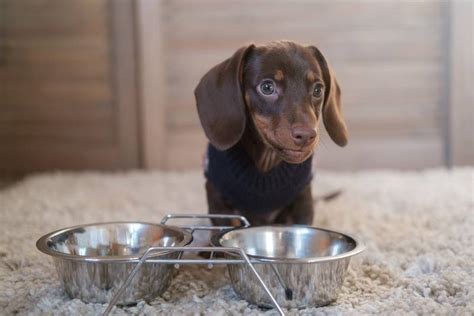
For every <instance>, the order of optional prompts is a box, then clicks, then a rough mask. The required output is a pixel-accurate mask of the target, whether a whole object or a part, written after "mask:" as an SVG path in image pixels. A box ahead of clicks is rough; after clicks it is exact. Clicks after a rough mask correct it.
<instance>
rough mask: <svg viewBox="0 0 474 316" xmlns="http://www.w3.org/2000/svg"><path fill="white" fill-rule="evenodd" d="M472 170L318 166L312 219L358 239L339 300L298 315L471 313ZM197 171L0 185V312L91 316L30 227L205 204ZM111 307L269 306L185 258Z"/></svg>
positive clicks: (241, 310)
mask: <svg viewBox="0 0 474 316" xmlns="http://www.w3.org/2000/svg"><path fill="white" fill-rule="evenodd" d="M473 177H474V169H472V168H464V169H455V170H452V171H447V170H428V171H423V172H403V173H402V172H395V171H377V172H375V171H373V172H359V173H330V172H319V173H318V174H317V175H316V177H315V181H314V187H315V192H316V195H318V194H324V193H325V192H330V191H332V190H335V189H342V190H343V194H342V195H341V196H339V197H338V198H337V199H334V200H332V201H328V202H318V203H317V207H316V208H317V215H316V218H315V222H314V224H315V225H316V226H322V227H327V228H332V229H335V230H341V231H345V232H348V233H353V234H356V235H358V236H360V237H362V238H363V239H364V240H365V242H366V244H367V246H368V247H367V250H366V252H365V253H363V254H362V255H360V256H358V257H355V258H354V260H352V262H351V266H350V269H349V271H348V273H347V276H346V279H345V282H344V286H343V288H342V291H341V293H340V295H339V299H338V300H337V301H336V302H335V303H333V304H332V305H330V306H326V307H322V308H313V309H307V310H289V311H287V312H288V314H289V315H296V314H304V315H310V314H311V315H315V314H375V313H377V314H380V313H382V314H396V315H400V314H439V315H453V314H457V315H472V314H474V250H473V247H474V246H473V245H474V216H473V212H474V201H473V199H474V188H473V186H474V178H473ZM203 182H204V180H203V177H202V175H201V172H191V173H160V172H130V173H119V174H105V173H104V174H102V173H56V174H44V175H37V176H32V177H29V178H27V179H25V180H23V181H21V182H19V183H17V184H15V185H13V186H11V187H7V188H4V189H3V190H2V191H0V314H17V313H19V314H23V315H24V314H28V315H74V314H81V315H86V314H87V315H95V314H99V313H100V312H101V311H103V309H104V308H105V305H100V304H85V303H83V302H81V301H80V300H77V299H76V300H71V299H69V298H68V297H67V296H66V294H65V293H64V292H63V290H62V289H61V287H60V284H59V281H58V279H57V277H56V274H55V269H54V267H53V264H52V262H51V261H50V259H49V258H48V257H47V256H45V255H43V254H41V253H39V252H38V251H37V250H36V248H35V242H36V239H37V238H38V237H40V236H41V235H43V234H45V233H48V232H50V231H52V230H56V229H59V228H62V227H65V226H70V225H77V224H80V223H90V222H98V221H115V220H127V221H130V220H137V221H151V222H159V220H160V219H161V218H162V216H163V215H164V214H166V213H169V212H173V213H182V212H190V211H192V212H204V210H205V209H206V202H205V194H204V189H203ZM114 314H116V315H122V314H141V315H157V314H159V315H204V314H208V315H240V314H246V315H257V314H268V315H270V314H271V315H275V314H276V313H275V311H274V310H261V309H259V308H257V307H255V306H252V305H249V304H248V303H247V302H245V301H243V300H240V299H239V298H238V297H237V296H236V294H235V293H234V292H233V290H232V288H231V286H230V285H229V280H228V277H227V272H226V269H225V267H216V268H214V269H213V270H210V271H209V270H208V269H207V268H205V267H196V266H187V267H183V268H182V269H181V270H180V273H179V274H178V275H177V277H176V278H175V279H174V280H173V282H172V285H171V287H170V288H169V289H168V291H167V292H166V293H165V294H164V295H163V296H162V297H159V298H157V299H156V300H155V301H153V302H152V303H151V304H147V303H145V302H140V303H139V304H138V305H137V306H134V307H128V308H124V309H119V308H116V309H115V310H114Z"/></svg>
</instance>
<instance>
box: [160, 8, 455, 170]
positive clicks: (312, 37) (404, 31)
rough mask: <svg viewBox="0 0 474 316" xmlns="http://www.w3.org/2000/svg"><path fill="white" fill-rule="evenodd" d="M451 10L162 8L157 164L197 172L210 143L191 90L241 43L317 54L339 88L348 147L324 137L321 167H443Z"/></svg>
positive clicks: (319, 158) (320, 160)
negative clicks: (284, 44)
mask: <svg viewBox="0 0 474 316" xmlns="http://www.w3.org/2000/svg"><path fill="white" fill-rule="evenodd" d="M445 9H446V8H445V4H444V3H443V2H442V1H398V0H389V1H380V2H374V1H372V0H362V1H329V0H327V1H326V0H323V1H310V0H300V1H284V0H280V1H271V2H268V1H252V0H241V1H231V2H229V1H220V0H201V1H191V0H169V1H161V3H160V8H159V13H158V14H157V18H158V19H159V20H160V30H159V32H160V34H162V35H161V36H162V37H161V41H162V48H161V52H160V54H161V55H159V56H161V57H162V61H161V62H159V61H155V62H154V63H155V65H154V67H156V68H159V69H160V70H161V73H162V74H163V77H164V80H163V82H164V87H163V88H162V89H163V94H162V95H161V98H160V100H156V106H160V107H162V108H163V109H164V110H163V111H164V112H163V113H164V115H163V117H162V118H161V119H158V120H159V122H160V123H161V124H163V125H164V126H165V127H164V128H163V129H162V130H161V133H162V134H164V135H165V137H164V140H163V142H162V146H161V148H162V149H163V150H162V151H161V157H160V161H159V163H158V164H159V165H160V166H161V167H164V168H166V169H186V168H193V167H198V166H199V164H200V160H201V156H202V153H203V151H204V147H205V143H206V140H205V138H204V135H203V133H202V131H201V127H200V125H199V121H198V117H197V113H196V110H195V101H194V97H193V89H194V87H195V86H196V84H197V82H198V80H199V78H200V77H201V76H202V75H203V74H204V73H205V72H206V71H207V70H208V69H209V68H210V67H211V66H213V65H214V64H216V63H218V62H220V61H222V60H223V59H225V58H227V57H228V56H230V55H231V54H232V53H233V52H234V51H235V50H236V49H237V48H238V47H240V46H242V45H243V44H245V43H251V42H255V43H264V42H266V41H269V40H273V39H291V40H294V41H297V42H301V43H307V44H315V45H317V46H318V47H320V48H321V49H322V51H323V52H324V53H325V54H326V56H327V57H328V59H329V60H330V62H331V64H332V65H333V68H334V69H335V71H336V74H337V78H338V80H339V83H340V84H341V87H342V91H343V102H344V112H345V116H346V118H347V122H348V126H349V130H350V136H351V138H350V142H349V146H348V147H346V148H344V149H339V148H338V147H337V146H336V145H334V144H333V143H332V142H331V141H330V139H329V138H328V137H325V138H324V139H323V144H322V145H321V146H320V148H319V149H318V151H317V155H316V159H317V163H318V164H319V165H320V166H321V167H325V168H337V169H357V168H385V167H395V168H422V167H432V166H439V165H443V164H444V163H445V147H446V144H445V143H444V139H443V137H444V136H443V135H444V133H445V131H444V130H443V129H444V125H443V123H442V119H443V109H442V108H443V107H446V106H447V104H443V101H445V97H446V96H445V95H446V93H447V92H448V91H447V88H448V86H449V85H448V83H447V81H446V80H447V78H448V77H447V76H446V71H447V70H446V62H445V61H446V56H447V55H446V54H447V52H448V49H447V46H446V43H445V40H446V39H445V28H446V24H447V23H448V14H447V13H448V12H446V10H445ZM151 146H152V145H151ZM151 167H153V164H152V165H151Z"/></svg>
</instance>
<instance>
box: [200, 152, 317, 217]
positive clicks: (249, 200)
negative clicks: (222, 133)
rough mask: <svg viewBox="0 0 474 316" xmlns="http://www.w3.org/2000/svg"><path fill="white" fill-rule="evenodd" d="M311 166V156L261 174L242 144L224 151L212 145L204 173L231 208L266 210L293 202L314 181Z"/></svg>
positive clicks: (283, 162)
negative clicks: (297, 162)
mask: <svg viewBox="0 0 474 316" xmlns="http://www.w3.org/2000/svg"><path fill="white" fill-rule="evenodd" d="M311 167H312V157H310V158H308V159H307V160H305V161H304V162H303V163H301V164H290V163H287V162H285V161H282V162H280V163H279V164H278V165H277V166H276V167H274V168H273V169H271V170H270V171H268V172H265V173H262V172H260V171H259V170H258V169H257V168H256V167H255V163H254V161H253V160H252V158H251V157H250V156H249V155H248V153H247V152H246V151H245V149H244V148H243V146H242V145H241V144H240V143H238V144H237V145H235V146H233V147H232V148H230V149H228V150H224V151H220V150H218V149H217V148H215V147H214V146H212V145H211V144H209V146H208V150H207V160H206V162H205V171H204V174H205V176H206V178H207V179H208V181H210V182H211V183H212V184H213V185H214V186H215V187H216V189H217V190H218V191H219V192H220V193H221V194H222V196H223V197H224V198H225V199H226V200H227V201H228V202H230V204H231V205H232V207H234V208H236V209H239V210H245V211H251V212H258V213H264V212H269V211H272V210H275V209H279V208H282V207H285V206H287V205H288V204H290V203H291V202H292V201H293V199H294V198H295V197H296V195H297V194H298V193H300V192H301V191H302V190H303V189H304V188H305V187H306V185H308V184H309V182H310V181H311V179H312V172H311Z"/></svg>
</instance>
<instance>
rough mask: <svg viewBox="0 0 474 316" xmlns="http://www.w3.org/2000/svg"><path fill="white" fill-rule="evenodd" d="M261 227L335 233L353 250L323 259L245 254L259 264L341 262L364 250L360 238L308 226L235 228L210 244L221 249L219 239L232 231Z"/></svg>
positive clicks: (217, 235) (217, 237) (215, 237)
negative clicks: (345, 240) (259, 262)
mask: <svg viewBox="0 0 474 316" xmlns="http://www.w3.org/2000/svg"><path fill="white" fill-rule="evenodd" d="M262 227H270V228H271V227H286V228H309V229H312V230H319V231H324V232H329V233H335V234H338V235H341V236H343V237H345V238H348V239H351V240H352V241H353V242H354V243H355V245H356V246H355V247H354V249H352V250H350V251H347V252H344V253H341V254H339V255H336V256H324V257H305V258H285V257H267V256H259V255H252V254H248V253H246V254H247V256H248V257H249V258H251V259H255V260H257V261H261V262H271V263H317V262H329V261H335V260H341V259H346V258H350V257H352V256H355V255H357V254H359V253H361V252H363V251H364V250H365V249H366V246H365V243H364V242H362V240H361V239H360V238H356V237H354V236H353V235H351V234H347V233H342V232H338V231H335V230H330V229H326V228H321V227H315V226H309V225H278V224H274V225H263V226H250V227H241V228H235V229H229V230H225V231H222V232H220V233H217V234H214V235H213V236H212V237H211V244H212V245H213V246H215V247H223V245H222V244H221V242H220V241H221V238H222V237H223V236H224V235H226V234H227V233H231V232H234V231H238V230H250V229H258V228H262ZM229 255H232V256H237V255H236V254H234V253H229Z"/></svg>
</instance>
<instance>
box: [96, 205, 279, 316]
mask: <svg viewBox="0 0 474 316" xmlns="http://www.w3.org/2000/svg"><path fill="white" fill-rule="evenodd" d="M172 219H237V220H239V221H240V223H241V224H242V225H241V226H240V227H244V228H245V227H249V226H250V223H249V221H248V220H247V219H246V218H245V217H244V216H240V215H223V214H222V215H221V214H208V215H195V214H181V215H174V214H168V215H166V216H165V217H163V219H162V220H161V224H163V225H165V224H166V223H167V222H168V221H169V220H172ZM177 227H179V228H182V229H185V230H188V231H189V232H190V233H191V234H192V235H193V237H194V232H195V231H216V230H218V231H222V230H229V229H235V228H236V227H234V226H209V225H184V226H177ZM177 251H178V252H180V254H179V256H178V258H176V259H160V258H159V257H160V256H161V255H163V254H164V253H166V254H169V253H170V252H177ZM185 251H187V252H209V253H210V256H209V258H208V259H199V258H183V253H184V252H185ZM216 253H232V254H235V255H237V256H239V257H240V259H227V258H215V254H216ZM145 262H150V263H160V264H173V265H174V267H175V268H176V269H179V266H180V265H184V264H195V265H207V266H208V268H210V269H211V268H212V267H213V266H214V265H216V264H246V265H247V266H248V267H249V268H250V270H251V271H252V273H253V274H254V275H255V277H256V278H257V279H258V281H259V283H260V284H261V286H262V287H263V289H264V290H265V292H266V294H267V295H268V297H269V298H270V300H271V301H272V304H273V305H274V307H275V308H276V309H277V310H278V312H279V313H280V315H285V314H284V312H283V310H282V309H281V307H280V305H279V304H278V302H277V301H276V299H275V297H274V296H273V295H272V293H271V292H270V290H269V288H268V287H267V285H266V284H265V282H264V281H263V279H262V278H261V276H260V275H259V274H258V272H257V270H256V269H255V267H254V264H258V263H263V262H261V261H259V260H258V259H250V258H249V257H248V255H247V254H246V253H245V251H244V250H243V249H242V248H238V247H215V246H212V247H211V246H208V247H195V246H184V247H158V246H157V247H150V248H148V249H147V250H146V251H145V252H144V253H143V255H142V256H141V257H140V259H139V260H138V263H137V265H136V266H135V267H134V268H133V270H132V271H131V272H130V274H129V275H128V277H127V279H126V280H125V282H124V283H123V284H122V286H121V287H120V288H119V290H118V291H117V292H116V293H115V294H114V295H113V297H112V299H111V300H110V302H109V304H108V306H107V308H106V309H105V311H104V313H103V315H104V316H107V315H109V313H110V312H111V311H112V309H113V308H114V307H115V305H116V304H117V302H118V300H119V299H120V297H121V295H122V294H123V292H124V291H125V289H126V288H127V287H128V286H129V285H130V282H131V281H132V280H133V278H134V277H135V275H136V274H137V272H138V271H139V270H140V268H141V266H142V265H143V264H144V263H145Z"/></svg>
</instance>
